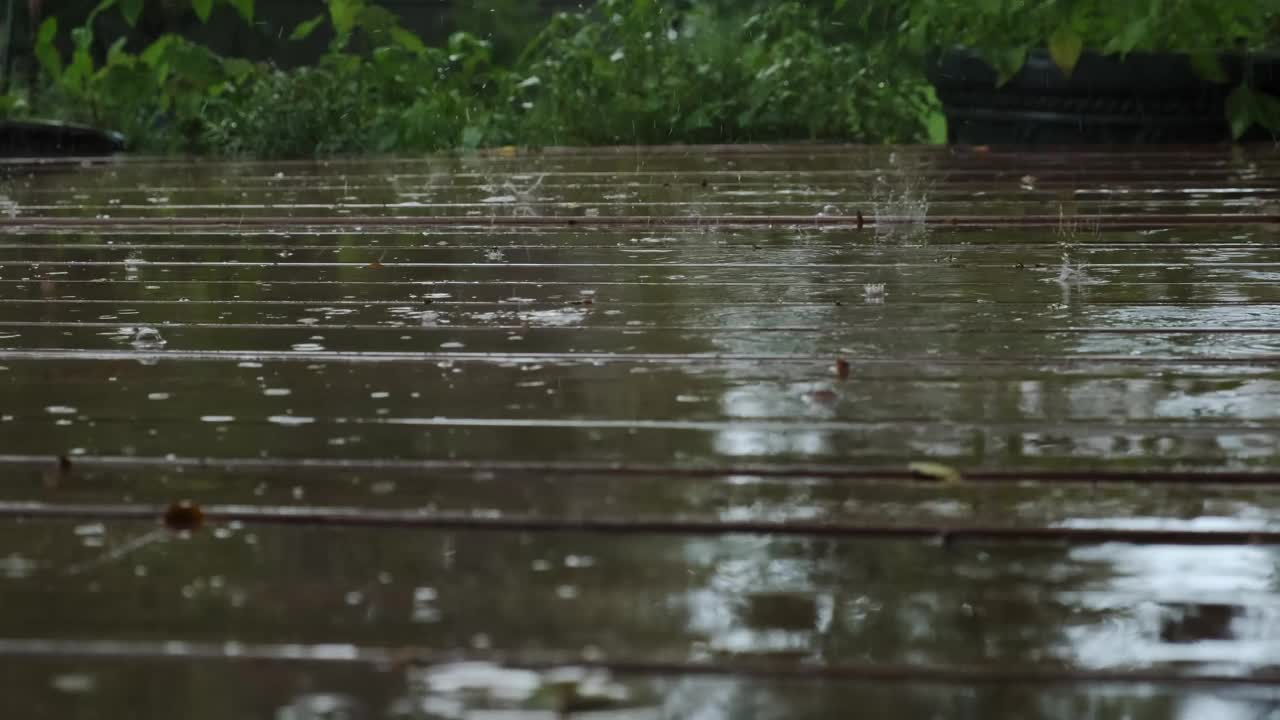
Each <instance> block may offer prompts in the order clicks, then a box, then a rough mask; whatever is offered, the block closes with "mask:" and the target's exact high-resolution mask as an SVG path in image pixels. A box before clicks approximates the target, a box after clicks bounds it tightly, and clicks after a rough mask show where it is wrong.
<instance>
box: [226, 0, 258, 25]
mask: <svg viewBox="0 0 1280 720" xmlns="http://www.w3.org/2000/svg"><path fill="white" fill-rule="evenodd" d="M227 2H228V3H230V5H231V7H233V8H235V9H236V12H238V13H240V17H242V18H244V21H245V22H247V23H251V22H253V0H227Z"/></svg>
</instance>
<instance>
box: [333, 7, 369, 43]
mask: <svg viewBox="0 0 1280 720" xmlns="http://www.w3.org/2000/svg"><path fill="white" fill-rule="evenodd" d="M361 10H364V1H363V0H329V18H330V19H331V20H332V21H333V29H334V30H335V31H336V32H337V33H338V35H340V36H346V35H350V34H351V31H352V30H355V29H356V18H357V17H359V16H360V11H361Z"/></svg>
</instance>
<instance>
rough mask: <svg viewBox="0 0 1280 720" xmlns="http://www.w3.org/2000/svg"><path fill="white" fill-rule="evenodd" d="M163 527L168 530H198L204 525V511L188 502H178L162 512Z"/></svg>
mask: <svg viewBox="0 0 1280 720" xmlns="http://www.w3.org/2000/svg"><path fill="white" fill-rule="evenodd" d="M164 525H165V527H167V528H169V529H170V530H177V531H187V532H189V531H192V530H199V529H200V526H201V525H204V511H203V510H201V509H200V506H199V505H196V504H195V503H193V502H191V501H190V500H180V501H178V502H176V503H173V504H172V505H170V506H169V509H168V510H165V511H164Z"/></svg>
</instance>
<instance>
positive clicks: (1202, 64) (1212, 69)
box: [1191, 52, 1228, 83]
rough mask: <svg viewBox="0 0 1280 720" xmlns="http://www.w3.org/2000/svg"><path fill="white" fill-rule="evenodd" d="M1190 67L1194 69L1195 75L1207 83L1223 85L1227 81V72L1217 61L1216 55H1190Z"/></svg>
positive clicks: (1210, 53) (1200, 53) (1202, 53)
mask: <svg viewBox="0 0 1280 720" xmlns="http://www.w3.org/2000/svg"><path fill="white" fill-rule="evenodd" d="M1191 67H1192V68H1193V69H1195V71H1196V74H1197V75H1199V76H1200V77H1202V78H1204V79H1205V80H1208V81H1209V82H1215V83H1225V82H1227V80H1228V78H1227V71H1226V69H1225V68H1223V67H1222V62H1221V61H1219V60H1218V55H1217V53H1213V52H1193V53H1191Z"/></svg>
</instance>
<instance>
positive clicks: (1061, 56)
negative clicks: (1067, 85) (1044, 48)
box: [1049, 26, 1084, 77]
mask: <svg viewBox="0 0 1280 720" xmlns="http://www.w3.org/2000/svg"><path fill="white" fill-rule="evenodd" d="M1083 50H1084V41H1083V40H1081V39H1080V36H1079V35H1077V34H1075V32H1074V31H1073V30H1071V28H1068V27H1065V26H1064V27H1060V28H1058V29H1057V30H1055V31H1054V33H1053V34H1052V35H1050V36H1049V57H1051V58H1053V64H1055V65H1057V66H1058V69H1059V70H1061V71H1062V74H1063V75H1066V76H1067V77H1071V72H1072V71H1073V70H1075V69H1076V62H1077V61H1079V60H1080V53H1081V51H1083Z"/></svg>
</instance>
